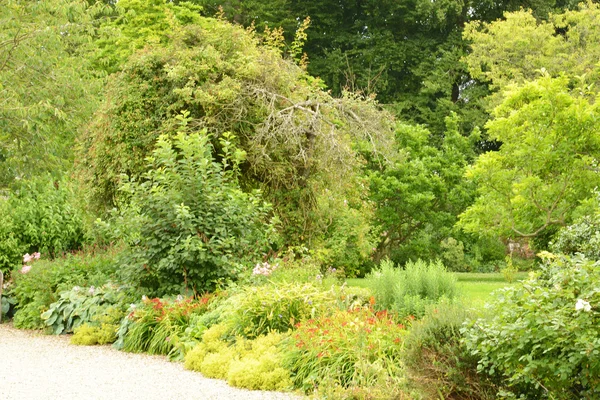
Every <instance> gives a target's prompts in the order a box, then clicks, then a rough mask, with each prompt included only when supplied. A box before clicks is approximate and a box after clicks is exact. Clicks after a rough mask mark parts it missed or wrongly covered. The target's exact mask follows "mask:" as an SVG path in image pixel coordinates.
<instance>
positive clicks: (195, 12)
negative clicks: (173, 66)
mask: <svg viewBox="0 0 600 400" xmlns="http://www.w3.org/2000/svg"><path fill="white" fill-rule="evenodd" d="M177 3H179V4H177ZM177 3H173V2H169V1H165V0H119V1H118V2H115V4H114V7H113V9H112V10H111V11H112V12H111V13H112V14H113V15H112V18H108V19H106V20H104V21H102V24H101V25H100V26H99V28H98V34H97V37H96V38H95V42H94V44H95V53H94V54H93V55H92V57H91V58H92V62H93V63H94V64H95V67H96V68H98V69H101V70H105V71H106V72H108V73H113V72H117V71H119V70H121V69H122V68H123V66H124V65H125V64H126V63H127V60H128V59H129V57H130V56H131V55H132V54H133V53H135V52H136V51H138V50H140V49H143V48H144V47H147V46H153V45H168V43H169V42H170V40H171V35H172V33H173V31H174V30H176V29H178V27H180V26H182V25H189V24H194V23H196V24H198V23H200V11H201V10H202V8H201V7H198V6H194V5H192V4H191V3H190V2H177Z"/></svg>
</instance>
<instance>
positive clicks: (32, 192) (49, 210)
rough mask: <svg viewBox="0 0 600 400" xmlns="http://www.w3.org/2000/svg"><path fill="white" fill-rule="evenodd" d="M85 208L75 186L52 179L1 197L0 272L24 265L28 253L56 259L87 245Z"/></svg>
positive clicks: (21, 186)
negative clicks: (73, 187)
mask: <svg viewBox="0 0 600 400" xmlns="http://www.w3.org/2000/svg"><path fill="white" fill-rule="evenodd" d="M81 210H82V208H81V207H80V206H79V205H78V203H77V199H76V196H75V194H74V192H73V189H72V187H71V185H70V184H69V183H68V182H67V181H66V180H62V181H55V180H53V179H52V178H50V177H42V178H38V179H36V180H31V181H23V182H21V183H20V184H19V185H18V186H17V187H16V188H15V189H14V190H12V191H11V192H10V193H9V195H8V196H7V198H6V199H5V198H3V197H0V270H2V271H3V272H4V273H5V275H7V276H8V273H9V272H10V270H11V269H14V268H17V267H18V266H20V265H21V257H22V256H23V254H25V253H33V252H41V253H42V254H44V256H45V257H47V258H48V257H54V256H58V255H60V254H62V253H63V252H65V251H72V250H78V249H81V248H82V246H83V245H84V244H85V243H86V241H87V239H86V236H85V229H84V223H83V219H84V217H83V213H82V211H81Z"/></svg>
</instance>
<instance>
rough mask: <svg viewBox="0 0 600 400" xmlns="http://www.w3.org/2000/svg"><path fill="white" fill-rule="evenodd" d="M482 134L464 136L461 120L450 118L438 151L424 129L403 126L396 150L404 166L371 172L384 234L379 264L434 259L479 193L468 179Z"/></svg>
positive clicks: (372, 193)
mask: <svg viewBox="0 0 600 400" xmlns="http://www.w3.org/2000/svg"><path fill="white" fill-rule="evenodd" d="M477 139H478V133H477V132H475V133H473V134H472V135H471V136H470V137H464V136H461V135H460V133H459V131H458V118H457V116H456V115H453V116H452V117H449V118H447V120H446V132H445V137H444V140H443V142H442V143H441V146H439V147H437V146H436V145H435V143H433V142H432V140H431V138H430V132H429V131H428V130H427V129H425V128H423V127H420V126H414V125H408V124H404V123H401V124H398V125H397V127H396V144H395V150H396V151H397V152H398V155H399V157H398V161H397V162H396V163H395V164H394V165H385V166H383V167H382V168H380V167H379V166H378V165H375V166H373V167H372V168H373V170H372V171H370V172H368V175H369V183H370V196H371V199H372V200H373V201H374V203H375V207H376V209H375V218H376V221H377V226H378V229H379V231H380V232H381V237H380V240H379V243H378V244H377V250H376V255H375V256H376V259H377V260H380V259H382V258H384V257H386V256H387V257H390V258H391V259H392V260H393V261H395V262H398V263H405V262H406V261H408V260H415V259H417V258H425V259H432V258H434V257H436V254H437V253H439V246H440V242H441V241H442V240H444V239H446V238H447V237H448V236H450V235H451V233H452V228H453V225H454V223H455V222H456V220H457V216H458V214H460V213H461V212H462V211H463V210H464V209H465V208H466V207H467V205H468V204H469V203H470V202H471V199H472V196H473V194H474V193H473V192H474V188H473V186H472V185H470V184H469V183H466V182H465V180H464V178H463V175H464V172H465V169H466V167H467V164H468V162H470V161H471V160H472V159H473V158H474V157H475V153H474V151H473V146H474V144H475V141H476V140H477Z"/></svg>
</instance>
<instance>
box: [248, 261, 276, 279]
mask: <svg viewBox="0 0 600 400" xmlns="http://www.w3.org/2000/svg"><path fill="white" fill-rule="evenodd" d="M277 267H279V265H278V264H275V265H271V264H269V263H268V262H264V263H262V264H261V263H258V264H256V266H255V267H254V269H253V270H252V274H253V275H264V276H269V275H271V274H272V273H273V271H275V269H277Z"/></svg>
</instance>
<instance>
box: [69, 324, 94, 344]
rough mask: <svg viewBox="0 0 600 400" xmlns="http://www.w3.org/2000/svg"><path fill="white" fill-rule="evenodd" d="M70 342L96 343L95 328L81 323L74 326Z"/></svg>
mask: <svg viewBox="0 0 600 400" xmlns="http://www.w3.org/2000/svg"><path fill="white" fill-rule="evenodd" d="M71 343H72V344H77V345H82V346H93V345H95V344H98V334H97V328H95V327H93V326H91V325H88V324H83V325H81V326H80V327H78V328H75V334H74V335H73V336H72V337H71Z"/></svg>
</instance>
